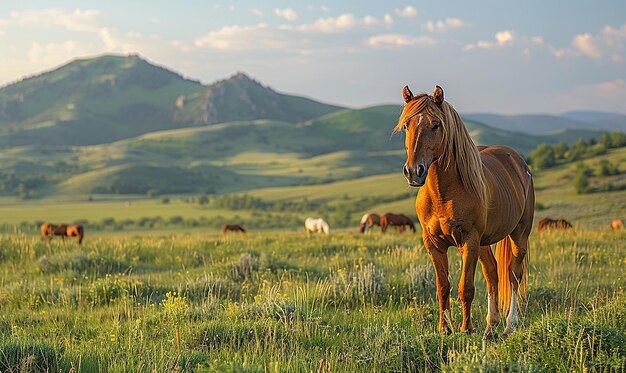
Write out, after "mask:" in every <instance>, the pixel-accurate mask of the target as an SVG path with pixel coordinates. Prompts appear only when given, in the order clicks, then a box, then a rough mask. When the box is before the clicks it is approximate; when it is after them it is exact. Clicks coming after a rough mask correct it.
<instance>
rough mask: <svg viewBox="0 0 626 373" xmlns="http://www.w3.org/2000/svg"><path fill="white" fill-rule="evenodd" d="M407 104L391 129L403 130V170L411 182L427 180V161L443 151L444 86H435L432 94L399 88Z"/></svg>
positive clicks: (428, 164)
mask: <svg viewBox="0 0 626 373" xmlns="http://www.w3.org/2000/svg"><path fill="white" fill-rule="evenodd" d="M402 96H403V97H404V102H405V103H406V105H405V106H404V109H403V110H402V114H401V115H400V119H399V120H398V124H397V125H396V128H395V129H394V131H396V132H397V131H400V130H404V132H405V148H406V155H407V157H406V163H405V164H404V168H403V173H404V176H405V177H406V179H407V181H408V182H409V185H410V186H416V187H417V186H422V185H424V183H425V182H426V177H427V176H428V169H429V167H430V165H431V164H432V163H433V162H435V161H437V160H438V159H439V158H440V157H441V156H442V154H444V152H445V149H446V148H445V144H444V140H445V136H446V131H445V128H444V124H445V123H444V118H445V116H444V113H443V111H442V108H441V106H442V104H443V102H444V100H443V89H441V87H440V86H436V87H435V91H434V92H433V94H432V96H429V95H427V94H420V95H417V96H414V95H413V93H412V92H411V90H410V89H409V87H408V86H405V87H404V89H403V90H402Z"/></svg>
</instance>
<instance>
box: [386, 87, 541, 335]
mask: <svg viewBox="0 0 626 373" xmlns="http://www.w3.org/2000/svg"><path fill="white" fill-rule="evenodd" d="M402 95H403V97H404V102H405V103H406V105H405V106H404V109H403V110H402V114H401V115H400V118H399V119H398V123H397V124H396V126H395V128H394V132H400V131H403V132H404V133H405V148H406V151H407V160H406V163H405V164H404V167H403V173H404V176H405V177H406V179H407V181H408V183H409V185H410V186H413V187H421V188H420V189H419V191H418V194H417V198H416V201H415V210H416V212H417V216H418V218H419V222H420V225H421V226H422V238H423V241H424V247H425V249H426V251H427V252H428V253H429V256H430V259H431V261H432V262H433V265H434V267H435V275H436V280H437V297H438V299H439V330H440V331H442V332H447V333H451V332H452V330H453V327H452V318H451V310H450V282H449V276H448V247H450V246H456V247H457V248H458V249H459V251H460V252H461V254H462V257H463V266H462V272H461V279H460V281H459V298H460V299H461V305H462V308H463V323H462V325H461V331H462V332H470V331H472V317H471V306H472V301H473V300H474V273H475V271H476V264H477V262H478V261H480V263H481V265H482V267H483V274H484V276H485V278H486V279H487V291H488V314H487V328H486V330H485V334H484V338H494V337H495V329H496V327H497V325H498V323H499V322H500V313H499V312H500V311H499V309H498V304H499V305H500V307H501V308H502V309H503V311H504V312H508V316H507V318H506V328H505V330H504V335H505V336H506V335H508V334H510V333H512V332H513V331H514V330H515V329H516V328H517V325H518V322H519V321H518V299H517V298H518V294H520V295H523V294H525V289H526V282H527V273H528V270H527V268H528V265H527V261H528V257H527V256H526V252H527V250H528V236H529V235H530V231H531V228H532V223H533V214H534V206H535V193H534V187H533V180H532V175H531V173H530V170H529V168H528V165H527V164H526V162H525V161H524V158H523V157H521V156H520V155H519V154H518V153H517V152H515V151H514V150H512V149H510V148H507V147H504V146H489V147H480V148H479V147H477V146H476V145H475V144H474V142H473V141H472V138H471V137H470V134H469V132H467V129H466V128H465V124H464V123H463V120H462V119H461V117H460V116H459V114H458V113H457V112H456V110H454V108H453V107H452V105H450V104H449V103H448V102H446V101H445V100H444V94H443V89H441V87H439V86H436V87H435V90H434V92H433V94H432V95H428V94H425V93H424V94H419V95H417V96H414V95H413V93H412V92H411V90H410V89H409V87H408V86H405V87H404V89H403V91H402ZM494 243H496V256H497V257H498V261H497V264H496V258H495V257H494V255H493V253H492V251H491V246H490V245H491V244H494Z"/></svg>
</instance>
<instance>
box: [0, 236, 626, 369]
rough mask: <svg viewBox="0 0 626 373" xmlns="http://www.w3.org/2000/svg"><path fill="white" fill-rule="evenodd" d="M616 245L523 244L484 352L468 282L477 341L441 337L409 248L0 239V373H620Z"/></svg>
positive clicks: (295, 241)
mask: <svg viewBox="0 0 626 373" xmlns="http://www.w3.org/2000/svg"><path fill="white" fill-rule="evenodd" d="M625 242H626V232H613V231H608V230H607V231H600V232H598V231H584V230H578V231H576V232H574V233H569V232H568V233H566V234H563V233H559V232H553V233H544V234H533V235H532V236H531V245H530V247H531V252H530V255H531V262H530V263H531V266H530V279H529V295H528V301H527V302H525V303H524V304H523V318H522V325H521V327H520V329H519V330H518V331H517V332H516V333H515V334H513V335H512V336H511V337H509V338H508V339H507V340H506V341H498V342H495V343H488V344H485V345H483V343H482V341H481V333H480V331H481V330H482V328H484V326H485V325H484V324H485V322H484V314H485V311H486V296H485V284H484V280H483V278H482V275H480V274H479V275H477V276H476V282H477V291H476V299H475V302H474V306H473V316H474V317H473V320H474V323H475V326H476V328H477V331H478V332H477V333H475V334H473V335H464V334H459V333H456V334H453V335H450V336H445V335H440V334H439V333H438V332H436V327H437V303H436V297H435V287H434V275H433V271H432V269H431V264H430V263H429V261H428V258H427V255H426V253H425V252H424V250H423V247H422V245H421V240H420V239H419V238H418V236H415V235H404V236H397V235H393V234H390V235H386V236H381V235H379V234H373V235H366V236H364V235H358V234H350V233H341V234H334V235H332V236H331V237H330V238H327V237H311V238H309V239H304V236H303V235H302V234H301V233H298V234H288V233H271V234H267V233H266V234H249V235H247V236H245V237H243V236H237V235H231V236H227V237H218V236H214V235H202V234H188V235H169V236H162V237H101V238H93V237H92V238H90V239H87V240H86V241H85V243H84V244H83V246H81V247H79V246H76V245H75V244H74V243H65V244H63V243H61V242H60V241H53V242H52V243H45V242H42V241H40V240H39V239H38V238H35V237H32V236H28V235H22V234H16V235H0V253H1V255H0V294H1V296H0V306H1V307H2V310H3V312H2V313H1V314H0V325H2V328H0V350H1V351H0V367H1V368H0V369H1V370H2V371H7V370H13V371H24V370H28V369H30V370H31V371H32V370H38V371H45V370H50V371H59V370H61V371H68V370H69V369H70V367H71V366H74V367H75V368H76V369H78V368H80V371H98V370H100V371H111V372H117V371H119V372H121V371H146V370H154V371H171V370H179V371H246V372H248V371H250V372H252V371H265V370H269V371H322V370H323V369H325V371H355V372H356V371H389V370H394V371H424V370H428V371H432V370H445V371H478V370H486V371H502V370H504V371H546V370H548V371H550V370H566V371H570V370H575V371H582V370H599V371H610V370H616V371H620V370H623V369H625V368H626V329H625V327H624V322H623V320H624V317H626V306H625V304H626V302H625V301H626V294H625V293H624V282H625V280H626V277H625V276H624V271H623V266H624V265H625V264H626V252H624V243H625ZM450 254H451V255H450V258H451V276H452V279H451V280H452V282H453V283H456V282H457V281H458V278H459V275H460V256H459V254H457V253H456V251H453V250H451V251H450ZM456 297H457V294H456V289H453V291H452V299H453V300H452V309H453V319H454V322H455V325H456V326H457V327H458V324H459V321H460V305H459V302H458V301H457V300H456ZM499 330H500V331H502V327H500V329H499ZM177 334H178V336H179V337H178V341H177V337H176V335H177ZM179 346H180V352H179ZM320 367H321V368H320ZM318 369H319V370H318Z"/></svg>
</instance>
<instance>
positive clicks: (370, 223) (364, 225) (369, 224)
mask: <svg viewBox="0 0 626 373" xmlns="http://www.w3.org/2000/svg"><path fill="white" fill-rule="evenodd" d="M375 225H378V226H379V227H380V215H378V214H365V215H363V217H362V218H361V222H360V223H359V230H360V231H361V233H365V232H369V230H370V229H372V228H373V227H374V226H375Z"/></svg>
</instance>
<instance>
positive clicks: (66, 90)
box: [0, 55, 340, 146]
mask: <svg viewBox="0 0 626 373" xmlns="http://www.w3.org/2000/svg"><path fill="white" fill-rule="evenodd" d="M338 109H340V108H339V107H337V106H332V105H326V104H322V103H318V102H316V101H313V100H309V99H306V98H302V97H296V96H289V95H284V94H280V93H277V92H275V91H274V90H272V89H270V88H267V87H264V86H262V85H261V84H259V83H258V82H256V81H254V80H252V79H250V78H248V77H247V76H246V75H245V74H242V73H239V74H236V75H235V76H233V77H231V78H229V79H225V80H222V81H219V82H217V83H215V84H213V85H209V86H204V85H202V84H200V83H199V82H196V81H191V80H187V79H185V78H183V77H182V76H180V75H179V74H177V73H174V72H172V71H170V70H167V69H165V68H163V67H159V66H156V65H154V64H151V63H149V62H148V61H146V60H144V59H142V58H140V57H139V56H137V55H131V56H115V55H105V56H101V57H96V58H88V59H80V60H75V61H72V62H70V63H68V64H66V65H64V66H62V67H60V68H58V69H55V70H53V71H49V72H46V73H43V74H41V75H38V76H34V77H30V78H26V79H24V80H22V81H19V82H17V83H14V84H11V85H9V86H6V87H4V88H1V89H0V146H17V145H43V144H46V145H90V144H103V143H109V142H112V141H116V140H120V139H125V138H130V137H134V136H137V135H140V134H143V133H148V132H153V131H159V130H165V129H173V128H181V127H189V126H192V125H198V124H214V123H220V122H225V121H233V120H253V119H274V120H290V121H301V120H306V119H310V118H313V117H317V116H320V115H324V114H326V113H329V112H332V111H335V110H338Z"/></svg>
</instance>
